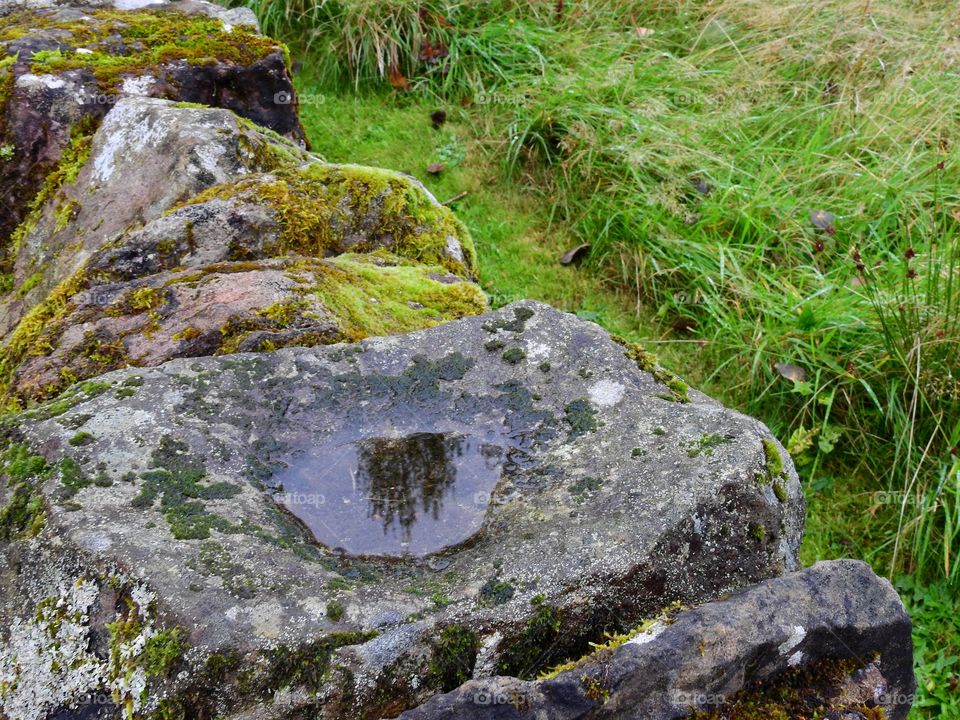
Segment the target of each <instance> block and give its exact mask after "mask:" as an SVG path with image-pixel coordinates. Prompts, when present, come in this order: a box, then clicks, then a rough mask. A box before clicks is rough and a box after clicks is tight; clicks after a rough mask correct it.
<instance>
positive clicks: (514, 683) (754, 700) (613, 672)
mask: <svg viewBox="0 0 960 720" xmlns="http://www.w3.org/2000/svg"><path fill="white" fill-rule="evenodd" d="M910 633H911V624H910V618H909V617H908V616H907V614H906V611H905V610H904V608H903V605H902V603H901V602H900V598H899V597H898V596H897V593H896V592H895V591H894V589H893V588H892V587H891V585H890V583H888V582H887V581H886V580H883V579H880V578H878V577H876V576H875V575H874V574H873V572H872V571H871V570H870V568H869V567H868V566H867V565H866V564H864V563H861V562H858V561H853V560H838V561H832V562H822V563H818V564H817V565H814V566H813V567H812V568H809V569H807V570H804V571H802V572H798V573H794V574H791V575H787V576H785V577H781V578H778V579H775V580H769V581H767V582H764V583H761V584H759V585H756V586H753V587H750V588H748V589H746V590H743V591H741V592H739V593H734V594H731V596H730V597H729V598H726V599H723V600H720V601H717V602H712V603H709V604H706V605H703V606H701V607H699V608H696V609H693V610H688V611H685V612H680V613H678V614H673V615H672V616H670V617H664V618H661V619H658V620H657V621H654V622H652V623H646V624H644V625H643V626H642V627H641V628H639V629H638V630H635V631H634V632H633V633H631V634H628V635H625V636H622V637H620V638H618V639H617V640H616V641H615V642H613V643H610V644H609V645H608V646H607V647H605V648H603V649H601V650H598V651H596V652H594V653H593V654H591V655H588V656H587V657H585V658H583V659H581V660H579V661H577V662H575V663H571V664H569V665H567V666H565V667H564V668H562V670H561V671H560V672H559V673H555V674H554V676H553V677H550V678H549V679H545V680H541V681H538V682H523V681H520V680H518V679H516V678H511V677H495V678H488V679H484V680H474V681H470V682H467V683H465V684H464V685H463V686H462V687H460V688H458V689H457V690H456V691H454V692H452V693H449V694H447V695H440V696H437V697H434V698H433V699H431V700H429V701H428V702H427V703H425V704H424V705H422V706H420V707H418V708H416V709H414V710H411V711H409V712H406V713H404V714H403V715H401V718H403V720H439V719H440V718H463V720H471V719H472V718H476V719H478V720H479V719H480V718H484V719H488V718H495V717H496V718H514V719H516V720H521V719H525V718H530V719H531V720H532V719H533V718H537V719H538V720H542V719H544V718H546V719H548V720H574V719H575V718H587V717H589V718H597V719H600V718H638V719H640V718H642V719H643V720H668V719H672V718H680V717H687V716H691V715H693V714H694V713H698V714H696V717H697V718H703V719H704V720H707V719H709V718H717V719H719V718H726V717H747V716H749V717H773V716H774V713H776V716H777V717H780V716H781V715H782V716H783V717H831V718H865V717H877V716H878V715H877V714H876V713H877V711H878V710H882V711H883V712H884V713H885V715H884V717H887V718H891V719H892V720H901V719H902V718H904V717H906V715H907V712H908V710H909V709H910V704H911V703H912V699H913V693H914V690H915V683H914V676H913V652H912V640H911V634H910Z"/></svg>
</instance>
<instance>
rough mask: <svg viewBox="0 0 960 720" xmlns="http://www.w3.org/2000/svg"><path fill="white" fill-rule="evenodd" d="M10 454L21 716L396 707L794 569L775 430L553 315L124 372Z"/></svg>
mask: <svg viewBox="0 0 960 720" xmlns="http://www.w3.org/2000/svg"><path fill="white" fill-rule="evenodd" d="M4 438H5V444H6V446H7V449H6V451H5V455H4V458H5V460H4V465H3V475H4V477H5V482H4V483H3V484H2V485H0V488H2V489H0V507H3V508H4V510H3V511H2V515H0V528H2V532H0V538H2V539H4V540H5V541H4V543H3V551H2V553H0V579H2V581H0V627H3V628H7V629H8V631H7V632H6V633H5V634H4V636H3V645H2V646H0V679H2V682H3V683H5V685H3V687H4V688H5V690H4V692H3V694H2V695H0V698H2V700H0V709H2V711H3V712H5V713H6V714H7V716H8V717H10V718H11V720H22V719H24V718H29V719H30V720H37V719H39V718H43V717H51V716H53V715H54V714H55V713H56V712H57V711H59V710H62V709H65V708H69V707H73V706H75V705H77V704H78V703H79V704H82V703H84V702H89V698H90V697H95V696H104V695H106V696H110V697H112V698H113V700H112V701H111V702H114V703H115V704H116V705H118V706H125V707H128V708H131V712H133V713H134V714H135V715H137V716H145V715H148V714H149V713H151V712H157V713H159V712H161V710H162V712H164V713H167V714H166V715H163V716H164V717H181V716H185V717H214V716H223V715H227V714H230V713H235V714H237V717H250V718H253V717H257V718H281V717H282V718H293V717H302V716H310V717H324V718H334V717H346V716H351V717H353V716H357V717H371V718H373V717H390V716H395V715H397V714H399V713H400V712H402V711H404V710H406V709H408V708H411V707H414V706H415V705H416V704H418V703H419V702H422V701H423V700H425V699H427V698H428V697H429V696H431V695H432V694H434V693H436V692H437V691H438V690H451V689H453V688H455V687H456V686H458V685H459V684H460V683H462V682H464V681H465V680H467V679H469V678H470V677H471V676H473V677H478V678H480V677H486V676H491V675H498V674H509V675H514V676H518V677H525V678H530V677H533V676H535V675H536V674H537V673H538V672H540V671H542V670H543V669H544V668H548V667H550V666H552V665H554V664H556V663H559V662H562V661H564V660H566V659H569V658H573V657H579V656H580V655H582V654H583V652H584V651H585V650H586V649H587V648H588V642H589V641H599V640H601V639H602V637H603V634H604V632H605V631H608V630H627V629H629V628H631V627H633V626H634V625H635V624H636V623H638V622H640V621H641V620H642V619H643V618H644V617H649V616H652V615H655V614H656V613H658V612H659V611H660V609H661V608H663V607H664V606H665V605H667V604H669V603H670V602H673V601H682V602H684V603H698V602H702V601H707V600H712V599H716V598H718V597H720V596H721V595H722V594H723V593H725V592H729V591H733V590H735V589H737V588H741V587H744V586H747V585H750V584H752V583H756V582H758V581H761V580H764V579H766V578H770V577H774V576H777V575H779V574H781V573H783V572H784V571H789V570H793V569H795V568H796V566H797V557H796V553H797V547H798V545H799V541H800V535H801V528H802V518H803V500H802V493H801V489H800V486H799V483H798V481H797V478H796V474H795V472H794V470H793V467H792V465H791V463H790V461H789V458H788V457H787V456H786V453H785V452H784V451H783V449H782V447H781V446H780V445H779V444H778V443H777V442H776V440H774V439H773V438H772V437H771V436H770V433H769V432H768V431H767V430H766V428H765V427H764V426H763V425H762V424H761V423H759V422H757V421H756V420H752V419H750V418H747V417H744V416H743V415H740V414H739V413H736V412H733V411H731V410H728V409H726V408H724V407H722V406H721V405H719V404H718V403H716V402H714V401H712V400H710V399H709V398H707V397H705V396H703V395H702V394H700V393H698V392H696V391H695V390H692V389H688V388H687V387H686V386H685V385H684V384H683V383H682V381H680V380H679V379H678V378H675V377H674V376H672V375H670V374H669V373H667V372H665V371H664V370H662V369H661V368H659V367H658V366H657V365H656V364H655V362H654V360H653V358H652V357H650V356H649V355H647V354H646V353H644V352H643V351H642V350H641V349H640V348H638V347H635V346H630V345H625V344H622V343H619V342H617V341H615V340H613V339H611V338H610V337H609V336H608V335H607V333H606V332H604V331H603V330H602V329H600V328H599V327H597V326H596V325H593V324H591V323H587V322H584V321H581V320H579V319H577V318H575V317H574V316H572V315H567V314H564V313H560V312H558V311H556V310H553V309H552V308H549V307H547V306H545V305H540V304H537V303H518V304H514V305H511V306H509V307H507V308H504V309H503V310H500V311H499V312H496V313H492V314H489V315H485V316H480V317H474V318H467V319H463V320H459V321H456V322H451V323H448V324H445V325H441V326H439V327H436V328H433V329H430V330H426V331H421V332H417V333H411V334H408V335H404V336H396V337H385V338H371V339H368V340H365V341H362V342H359V343H356V344H353V345H335V346H328V347H316V348H288V349H284V350H279V351H276V352H271V353H265V354H259V355H234V356H227V357H222V358H202V359H181V360H174V361H171V362H168V363H166V364H163V365H161V366H159V367H156V368H151V369H143V370H136V371H133V370H129V371H118V372H114V373H110V374H108V375H105V376H103V377H102V378H100V379H98V380H97V381H95V382H87V383H82V384H80V385H78V386H76V387H75V388H74V389H72V390H71V391H69V392H68V393H67V394H66V395H64V396H63V397H61V398H59V399H57V400H55V401H54V402H52V403H48V404H46V405H42V406H39V407H37V408H35V409H33V410H31V411H29V412H27V413H25V414H22V415H20V416H19V417H18V418H16V419H14V420H13V421H8V423H7V429H6V430H5V432H4ZM187 648H189V649H187ZM30 708H32V709H30ZM177 713H181V714H177Z"/></svg>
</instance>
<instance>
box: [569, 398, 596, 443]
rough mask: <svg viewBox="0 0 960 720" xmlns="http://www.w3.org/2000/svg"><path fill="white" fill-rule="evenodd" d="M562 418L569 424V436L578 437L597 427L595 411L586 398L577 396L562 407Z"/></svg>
mask: <svg viewBox="0 0 960 720" xmlns="http://www.w3.org/2000/svg"><path fill="white" fill-rule="evenodd" d="M563 412H564V420H565V421H566V423H567V425H569V426H570V433H569V434H570V437H571V438H575V437H580V436H581V435H586V434H587V433H591V432H593V431H594V430H596V429H597V428H598V427H599V424H598V422H597V411H596V410H595V409H594V407H593V405H592V404H591V402H590V401H589V400H588V399H587V398H577V399H576V400H574V401H572V402H570V403H568V404H567V406H566V407H565V408H564V409H563Z"/></svg>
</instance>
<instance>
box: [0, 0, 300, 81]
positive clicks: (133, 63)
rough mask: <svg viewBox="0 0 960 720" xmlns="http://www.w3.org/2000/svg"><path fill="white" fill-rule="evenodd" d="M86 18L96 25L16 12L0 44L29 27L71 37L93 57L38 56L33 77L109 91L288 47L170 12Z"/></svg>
mask: <svg viewBox="0 0 960 720" xmlns="http://www.w3.org/2000/svg"><path fill="white" fill-rule="evenodd" d="M86 14H87V15H89V16H90V17H91V18H92V20H57V19H56V18H54V17H51V16H50V15H49V14H45V13H33V12H21V13H16V14H14V15H12V16H10V17H8V18H6V20H5V27H4V29H3V30H2V31H0V41H2V40H10V39H12V38H14V37H17V36H19V35H22V34H23V29H24V28H30V29H42V30H45V31H61V32H63V31H66V32H68V33H70V38H69V42H70V44H72V45H75V46H76V47H83V48H85V49H87V50H90V51H91V52H89V53H78V52H74V51H66V52H64V51H42V52H38V53H35V54H34V55H33V57H32V58H31V59H30V61H29V62H30V70H31V72H33V73H36V74H43V73H51V74H59V73H63V72H65V71H67V70H86V71H88V72H90V73H92V74H93V75H94V77H96V79H97V80H98V83H99V85H100V89H101V90H102V91H104V92H111V91H114V90H116V89H117V88H118V87H119V84H120V83H121V82H122V79H123V77H124V76H139V75H144V74H148V73H150V72H151V71H152V70H155V69H156V68H157V67H158V66H160V65H163V64H165V63H171V62H176V61H184V62H186V63H188V64H191V65H210V64H213V63H215V62H222V63H235V64H238V65H250V64H252V63H254V62H256V61H258V60H260V59H262V58H263V57H265V56H267V55H269V54H272V53H274V52H278V51H279V52H281V53H284V51H285V48H284V47H283V45H281V44H280V43H278V42H277V41H275V40H272V39H270V38H268V37H265V36H263V35H259V34H257V33H256V32H255V31H254V30H253V29H252V28H246V27H243V26H236V27H234V28H232V29H231V31H229V32H227V30H226V29H225V27H224V24H223V23H222V22H221V21H220V20H218V19H216V18H211V17H208V16H205V15H187V14H185V13H180V12H177V11H171V10H166V9H165V10H162V11H157V12H154V11H149V10H142V11H137V12H127V11H117V10H91V11H88V12H87V13H86ZM118 42H120V43H122V44H123V45H124V46H126V47H127V48H128V49H129V53H128V54H125V55H118V54H116V51H115V49H114V48H115V45H116V43H118Z"/></svg>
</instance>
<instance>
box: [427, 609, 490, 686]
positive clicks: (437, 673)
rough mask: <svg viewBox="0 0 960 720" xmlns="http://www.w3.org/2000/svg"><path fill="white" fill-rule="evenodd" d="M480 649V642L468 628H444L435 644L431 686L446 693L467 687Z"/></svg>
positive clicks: (431, 667) (459, 626)
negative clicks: (464, 684) (464, 685)
mask: <svg viewBox="0 0 960 720" xmlns="http://www.w3.org/2000/svg"><path fill="white" fill-rule="evenodd" d="M479 649H480V641H479V638H478V637H477V634H476V633H475V632H473V631H472V630H470V629H469V628H467V627H464V626H462V625H451V626H450V627H446V628H444V629H443V630H442V631H441V632H440V636H439V637H438V638H437V639H436V641H435V642H434V643H433V656H432V657H431V659H430V679H431V682H432V683H433V684H434V685H435V686H436V687H438V688H439V689H440V690H442V691H444V692H450V691H451V690H454V689H456V688H457V687H459V686H460V685H462V684H463V683H465V682H466V681H467V680H469V679H470V678H471V677H472V676H473V666H474V664H475V663H476V660H477V651H478V650H479Z"/></svg>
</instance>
